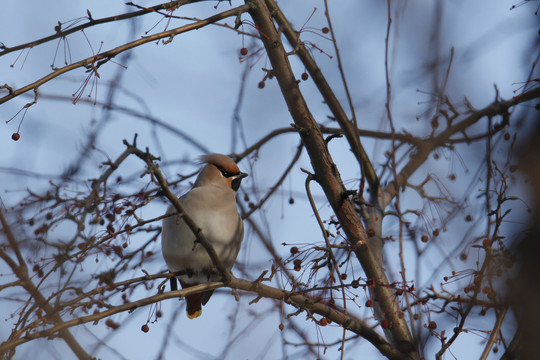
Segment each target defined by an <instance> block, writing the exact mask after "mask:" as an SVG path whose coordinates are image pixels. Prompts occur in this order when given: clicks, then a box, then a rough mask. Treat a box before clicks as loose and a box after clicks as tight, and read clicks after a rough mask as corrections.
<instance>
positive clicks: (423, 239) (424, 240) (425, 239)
mask: <svg viewBox="0 0 540 360" xmlns="http://www.w3.org/2000/svg"><path fill="white" fill-rule="evenodd" d="M421 239H422V242H425V243H427V242H428V241H429V238H428V236H427V235H422V238H421Z"/></svg>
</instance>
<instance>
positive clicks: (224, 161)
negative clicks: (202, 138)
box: [200, 154, 240, 174]
mask: <svg viewBox="0 0 540 360" xmlns="http://www.w3.org/2000/svg"><path fill="white" fill-rule="evenodd" d="M200 159H201V162H202V163H206V164H212V165H215V166H217V167H218V168H221V169H224V170H226V171H227V172H228V173H230V174H238V173H239V172H240V169H239V168H238V165H236V163H235V162H234V160H233V159H231V158H230V157H228V156H227V155H223V154H208V155H203V156H201V157H200Z"/></svg>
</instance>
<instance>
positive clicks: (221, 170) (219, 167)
mask: <svg viewBox="0 0 540 360" xmlns="http://www.w3.org/2000/svg"><path fill="white" fill-rule="evenodd" d="M216 167H217V168H218V169H219V171H220V172H221V175H223V176H224V177H227V178H228V177H231V176H234V174H233V173H231V172H228V171H227V170H225V169H224V168H222V167H221V166H216Z"/></svg>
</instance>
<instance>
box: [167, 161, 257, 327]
mask: <svg viewBox="0 0 540 360" xmlns="http://www.w3.org/2000/svg"><path fill="white" fill-rule="evenodd" d="M201 160H202V162H203V163H205V164H206V165H204V167H203V168H202V170H201V172H200V173H199V176H198V177H197V180H196V181H195V184H194V185H193V188H192V189H191V190H190V191H188V192H187V193H186V194H184V195H183V196H182V197H180V199H179V200H180V203H181V204H182V206H183V207H184V209H185V211H186V213H187V214H188V215H189V216H190V217H191V219H193V221H194V222H195V224H196V225H197V226H198V227H199V228H200V229H201V230H202V234H203V235H204V236H205V237H206V239H207V240H208V242H209V243H210V244H212V246H213V248H214V250H215V251H216V253H217V255H218V257H219V259H220V261H221V263H222V264H223V266H224V267H225V268H226V269H227V270H230V269H231V268H232V267H233V265H234V262H235V261H236V257H237V256H238V252H239V251H240V245H241V243H242V239H243V238H244V224H243V222H242V217H241V216H240V214H239V213H238V209H237V207H236V192H237V191H238V188H239V187H240V183H241V181H242V179H243V178H245V177H246V176H248V175H247V174H245V173H243V172H241V171H240V169H239V168H238V165H236V163H235V162H234V161H233V160H232V159H231V158H230V157H228V156H226V155H222V154H210V155H204V156H202V157H201ZM174 213H177V210H176V209H175V208H174V206H172V205H171V206H169V209H168V210H167V214H174ZM195 240H196V237H195V235H194V234H193V231H191V229H190V228H189V227H188V226H187V225H186V223H185V222H184V221H183V220H182V216H181V215H177V216H169V217H167V218H165V219H164V220H163V232H162V234H161V251H162V252H163V257H164V259H165V262H166V263H167V266H168V267H169V271H171V272H177V271H184V272H185V273H186V275H180V276H178V277H177V279H178V280H179V281H180V285H182V288H184V289H185V288H188V287H190V286H195V285H198V284H203V283H207V282H214V281H221V280H222V276H221V275H220V274H219V272H216V270H215V266H214V264H213V263H212V260H211V259H210V257H209V256H208V253H207V252H206V249H205V248H204V247H203V246H202V245H201V244H196V245H195V244H194V242H195ZM194 245H195V246H194ZM211 269H213V270H212V271H211ZM171 289H172V290H176V278H171ZM212 293H213V290H210V291H206V292H204V293H199V294H194V295H188V296H186V310H187V315H188V317H189V318H190V319H193V318H196V317H198V316H200V315H201V313H202V309H201V306H202V305H206V303H207V302H208V300H209V299H210V296H212Z"/></svg>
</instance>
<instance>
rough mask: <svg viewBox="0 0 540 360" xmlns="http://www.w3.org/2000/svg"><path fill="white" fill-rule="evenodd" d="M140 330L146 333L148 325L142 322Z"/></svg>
mask: <svg viewBox="0 0 540 360" xmlns="http://www.w3.org/2000/svg"><path fill="white" fill-rule="evenodd" d="M141 330H142V332H145V333H147V332H148V330H150V328H149V327H148V324H144V325H143V326H141Z"/></svg>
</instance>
